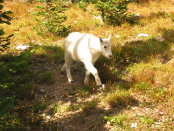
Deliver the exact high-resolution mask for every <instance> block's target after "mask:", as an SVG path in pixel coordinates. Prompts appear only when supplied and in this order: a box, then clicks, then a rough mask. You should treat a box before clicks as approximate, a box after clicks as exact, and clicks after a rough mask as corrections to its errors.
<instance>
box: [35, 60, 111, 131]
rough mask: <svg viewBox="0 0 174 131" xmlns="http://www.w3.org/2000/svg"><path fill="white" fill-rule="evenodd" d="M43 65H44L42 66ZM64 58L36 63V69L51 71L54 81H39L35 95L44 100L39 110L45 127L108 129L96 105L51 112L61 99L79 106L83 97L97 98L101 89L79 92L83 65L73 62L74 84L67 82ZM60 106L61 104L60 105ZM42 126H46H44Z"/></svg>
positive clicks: (76, 130)
mask: <svg viewBox="0 0 174 131" xmlns="http://www.w3.org/2000/svg"><path fill="white" fill-rule="evenodd" d="M43 65H44V66H43ZM62 66H63V62H62V61H61V62H52V63H50V62H49V63H44V64H43V63H42V62H41V63H38V64H37V66H35V67H37V70H42V71H43V70H48V69H49V71H51V72H54V74H55V83H54V84H50V85H48V84H42V85H38V87H37V90H36V99H38V100H43V101H44V102H45V103H46V104H47V108H46V109H45V110H44V111H43V112H42V113H43V114H45V115H46V117H45V120H44V121H45V124H46V125H50V126H48V127H47V126H46V130H47V129H48V128H49V130H53V131H54V130H57V131H105V130H110V128H109V127H104V126H105V121H104V115H103V113H104V112H105V111H104V110H103V109H100V108H99V107H97V106H96V107H95V108H94V109H91V110H88V111H84V110H82V109H81V108H77V109H73V110H68V111H63V110H61V108H60V111H59V112H57V113H52V112H51V110H52V108H53V107H54V106H55V104H56V103H59V102H61V104H62V105H66V104H69V105H76V106H81V105H82V103H85V102H86V101H92V100H93V99H95V100H96V95H100V93H92V94H91V95H89V94H88V95H82V94H81V92H83V86H84V85H83V80H84V76H85V70H84V68H83V66H82V65H79V64H76V63H75V64H73V65H72V71H71V72H72V76H73V79H74V83H73V84H69V83H68V82H67V77H66V73H65V72H64V73H62V72H61V71H60V70H61V67H62ZM60 106H61V105H60ZM74 108H75V107H74ZM43 130H45V127H44V128H43Z"/></svg>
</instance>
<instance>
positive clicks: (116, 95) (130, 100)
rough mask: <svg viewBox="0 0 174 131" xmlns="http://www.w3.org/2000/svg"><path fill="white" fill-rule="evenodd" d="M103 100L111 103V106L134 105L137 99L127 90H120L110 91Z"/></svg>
mask: <svg viewBox="0 0 174 131" xmlns="http://www.w3.org/2000/svg"><path fill="white" fill-rule="evenodd" d="M103 102H104V103H106V104H109V105H110V106H111V107H127V106H129V105H133V104H134V102H135V99H134V97H133V96H131V95H130V93H129V92H128V91H126V90H119V91H114V92H111V93H108V94H107V96H106V97H104V98H103Z"/></svg>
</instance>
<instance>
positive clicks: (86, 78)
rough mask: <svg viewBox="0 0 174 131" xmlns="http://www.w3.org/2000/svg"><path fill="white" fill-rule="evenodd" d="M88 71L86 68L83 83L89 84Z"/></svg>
mask: <svg viewBox="0 0 174 131" xmlns="http://www.w3.org/2000/svg"><path fill="white" fill-rule="evenodd" d="M90 74H91V73H90V72H89V71H88V70H86V76H85V80H84V83H85V84H89V77H90Z"/></svg>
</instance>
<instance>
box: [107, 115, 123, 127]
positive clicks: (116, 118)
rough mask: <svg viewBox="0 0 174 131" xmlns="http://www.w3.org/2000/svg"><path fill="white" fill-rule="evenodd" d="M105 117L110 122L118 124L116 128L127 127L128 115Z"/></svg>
mask: <svg viewBox="0 0 174 131" xmlns="http://www.w3.org/2000/svg"><path fill="white" fill-rule="evenodd" d="M104 119H105V120H107V121H108V122H109V123H110V124H112V125H114V126H116V130H121V129H124V128H125V121H126V116H124V115H118V116H105V117H104Z"/></svg>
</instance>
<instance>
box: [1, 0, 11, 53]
mask: <svg viewBox="0 0 174 131" xmlns="http://www.w3.org/2000/svg"><path fill="white" fill-rule="evenodd" d="M2 3H3V0H0V24H3V23H5V24H8V25H9V24H10V21H11V17H10V16H9V14H12V12H11V11H2V9H3V7H4V6H3V5H2ZM3 35H5V32H4V30H3V29H0V51H3V50H4V49H6V48H7V47H8V45H9V44H10V42H9V40H10V37H12V36H13V35H9V36H3Z"/></svg>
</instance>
